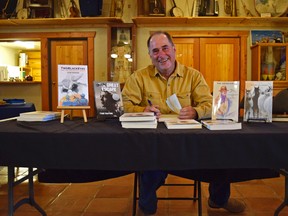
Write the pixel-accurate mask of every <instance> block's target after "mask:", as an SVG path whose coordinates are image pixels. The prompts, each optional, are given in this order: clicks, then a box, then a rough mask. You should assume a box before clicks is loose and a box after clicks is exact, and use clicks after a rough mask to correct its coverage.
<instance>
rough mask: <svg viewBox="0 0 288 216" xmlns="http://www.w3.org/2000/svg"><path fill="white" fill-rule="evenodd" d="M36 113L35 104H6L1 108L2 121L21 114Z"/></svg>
mask: <svg viewBox="0 0 288 216" xmlns="http://www.w3.org/2000/svg"><path fill="white" fill-rule="evenodd" d="M32 111H35V105H34V104H33V103H26V104H23V105H10V104H5V105H2V106H0V119H6V118H12V117H16V116H19V114H20V113H24V112H32Z"/></svg>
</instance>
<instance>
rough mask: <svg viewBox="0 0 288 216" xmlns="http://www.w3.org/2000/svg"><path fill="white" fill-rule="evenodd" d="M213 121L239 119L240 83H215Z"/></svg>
mask: <svg viewBox="0 0 288 216" xmlns="http://www.w3.org/2000/svg"><path fill="white" fill-rule="evenodd" d="M211 118H212V120H216V119H232V120H233V121H235V122H238V119H239V81H214V84H213V104H212V117H211Z"/></svg>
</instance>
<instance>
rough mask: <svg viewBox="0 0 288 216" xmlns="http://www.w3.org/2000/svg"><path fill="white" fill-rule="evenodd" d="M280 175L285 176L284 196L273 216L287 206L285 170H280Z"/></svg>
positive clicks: (287, 178)
mask: <svg viewBox="0 0 288 216" xmlns="http://www.w3.org/2000/svg"><path fill="white" fill-rule="evenodd" d="M280 173H281V174H282V175H284V176H285V194H284V201H283V202H282V203H281V205H280V206H279V207H278V208H277V209H276V210H275V212H274V216H278V215H279V213H280V212H281V211H282V209H283V208H284V207H285V206H287V205H288V171H287V170H280Z"/></svg>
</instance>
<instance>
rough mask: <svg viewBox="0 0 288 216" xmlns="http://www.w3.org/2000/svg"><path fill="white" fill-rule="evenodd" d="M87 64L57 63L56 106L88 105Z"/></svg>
mask: <svg viewBox="0 0 288 216" xmlns="http://www.w3.org/2000/svg"><path fill="white" fill-rule="evenodd" d="M88 89H89V88H88V68H87V65H58V106H59V107H62V106H69V107H72V108H73V107H75V106H88V105H89V94H88Z"/></svg>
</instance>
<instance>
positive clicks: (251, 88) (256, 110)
mask: <svg viewBox="0 0 288 216" xmlns="http://www.w3.org/2000/svg"><path fill="white" fill-rule="evenodd" d="M272 106H273V81H246V82H245V96H244V117H243V121H244V122H247V121H257V122H258V121H259V122H262V121H263V122H272V108H273V107H272Z"/></svg>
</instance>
